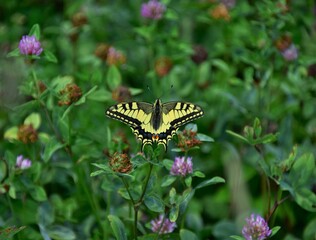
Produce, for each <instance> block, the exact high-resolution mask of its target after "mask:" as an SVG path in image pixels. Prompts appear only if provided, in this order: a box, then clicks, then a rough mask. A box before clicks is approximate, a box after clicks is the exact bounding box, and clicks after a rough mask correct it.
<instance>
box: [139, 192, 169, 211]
mask: <svg viewBox="0 0 316 240" xmlns="http://www.w3.org/2000/svg"><path fill="white" fill-rule="evenodd" d="M144 203H145V205H146V207H148V208H149V209H150V210H151V211H153V212H163V211H164V209H165V204H164V202H163V200H162V199H161V198H159V197H158V196H157V195H147V196H145V199H144Z"/></svg>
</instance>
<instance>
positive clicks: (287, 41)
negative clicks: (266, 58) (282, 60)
mask: <svg viewBox="0 0 316 240" xmlns="http://www.w3.org/2000/svg"><path fill="white" fill-rule="evenodd" d="M291 44H292V38H291V37H290V36H289V35H283V36H281V37H280V38H278V39H277V40H276V41H275V43H274V45H275V47H276V48H277V49H278V50H279V51H281V52H282V51H284V50H286V49H288V48H289V47H290V46H291Z"/></svg>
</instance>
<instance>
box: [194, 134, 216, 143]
mask: <svg viewBox="0 0 316 240" xmlns="http://www.w3.org/2000/svg"><path fill="white" fill-rule="evenodd" d="M196 138H197V139H198V140H200V141H202V142H214V139H213V138H211V137H209V136H207V135H205V134H202V133H198V134H197V135H196Z"/></svg>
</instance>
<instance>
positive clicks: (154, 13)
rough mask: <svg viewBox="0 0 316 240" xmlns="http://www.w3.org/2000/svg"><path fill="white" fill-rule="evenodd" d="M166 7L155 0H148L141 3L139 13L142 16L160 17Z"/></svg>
mask: <svg viewBox="0 0 316 240" xmlns="http://www.w3.org/2000/svg"><path fill="white" fill-rule="evenodd" d="M165 10H166V7H165V5H163V4H162V3H160V2H158V1H157V0H150V1H149V2H148V3H143V4H142V8H141V15H142V16H143V17H144V18H150V19H160V18H162V15H163V13H164V12H165Z"/></svg>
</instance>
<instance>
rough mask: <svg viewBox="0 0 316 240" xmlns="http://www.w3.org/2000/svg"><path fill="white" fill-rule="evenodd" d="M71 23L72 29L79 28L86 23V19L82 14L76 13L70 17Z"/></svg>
mask: <svg viewBox="0 0 316 240" xmlns="http://www.w3.org/2000/svg"><path fill="white" fill-rule="evenodd" d="M71 22H72V25H73V26H74V27H81V26H83V25H85V24H86V23H87V22H88V18H87V16H86V14H84V13H83V12H77V13H75V14H74V15H73V16H72V18H71Z"/></svg>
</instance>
